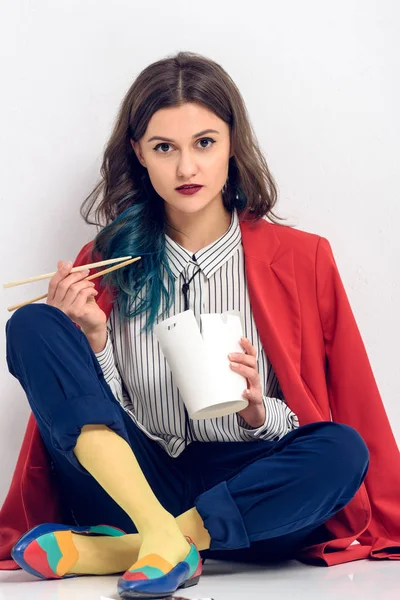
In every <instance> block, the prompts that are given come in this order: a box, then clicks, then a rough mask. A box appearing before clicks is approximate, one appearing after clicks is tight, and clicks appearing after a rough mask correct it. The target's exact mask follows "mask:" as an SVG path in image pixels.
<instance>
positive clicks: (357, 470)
mask: <svg viewBox="0 0 400 600" xmlns="http://www.w3.org/2000/svg"><path fill="white" fill-rule="evenodd" d="M319 437H320V440H321V445H320V448H321V453H323V454H324V465H325V468H326V469H327V472H328V474H329V471H330V472H331V473H332V474H333V473H334V472H336V473H341V474H342V475H344V476H345V477H346V476H348V477H350V478H351V477H353V476H354V475H360V476H363V477H365V474H366V472H367V469H368V466H369V450H368V447H367V445H366V443H365V441H364V440H363V438H362V437H361V435H360V434H359V433H358V431H357V430H356V429H354V428H353V427H350V426H349V425H345V424H343V423H334V422H327V423H325V424H324V427H323V428H322V429H321V430H320V432H319Z"/></svg>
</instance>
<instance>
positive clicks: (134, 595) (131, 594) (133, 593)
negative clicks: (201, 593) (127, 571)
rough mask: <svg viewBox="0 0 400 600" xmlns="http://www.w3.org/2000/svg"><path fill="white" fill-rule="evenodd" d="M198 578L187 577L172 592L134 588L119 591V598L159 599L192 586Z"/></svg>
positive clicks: (196, 582)
mask: <svg viewBox="0 0 400 600" xmlns="http://www.w3.org/2000/svg"><path fill="white" fill-rule="evenodd" d="M199 580H200V575H199V576H198V577H194V578H193V579H187V580H186V581H185V582H184V583H181V585H179V586H178V587H177V588H176V590H173V591H172V592H157V593H151V592H149V593H147V594H146V593H145V592H136V591H134V590H132V591H130V590H126V591H125V592H120V594H119V595H120V597H121V598H124V599H125V598H149V599H150V600H151V599H154V600H159V599H160V598H170V597H171V596H172V595H173V594H175V592H176V591H177V590H180V589H183V588H188V587H192V586H193V585H197V584H198V583H199Z"/></svg>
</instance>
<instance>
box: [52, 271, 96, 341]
mask: <svg viewBox="0 0 400 600" xmlns="http://www.w3.org/2000/svg"><path fill="white" fill-rule="evenodd" d="M57 269H58V270H57V272H56V273H55V274H54V275H53V277H52V278H51V279H50V283H49V291H48V295H47V300H46V303H47V304H50V305H51V306H55V307H56V308H59V309H60V310H62V311H63V312H64V313H65V314H66V315H67V316H68V317H69V318H70V319H71V320H72V321H73V322H74V323H77V324H78V325H79V327H80V328H81V329H82V331H83V333H85V334H89V335H93V334H97V333H98V332H102V331H104V330H105V329H106V323H107V317H106V314H105V313H104V311H102V310H101V308H99V307H98V305H97V303H96V300H95V298H94V297H95V296H96V295H97V293H98V292H97V290H95V289H94V283H93V282H91V281H85V277H87V276H88V274H89V271H76V272H75V273H70V271H71V269H72V263H65V262H63V261H61V260H59V261H58V263H57Z"/></svg>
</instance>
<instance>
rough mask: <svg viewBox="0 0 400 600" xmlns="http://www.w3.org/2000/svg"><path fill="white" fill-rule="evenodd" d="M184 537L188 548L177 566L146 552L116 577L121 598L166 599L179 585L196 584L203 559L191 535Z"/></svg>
mask: <svg viewBox="0 0 400 600" xmlns="http://www.w3.org/2000/svg"><path fill="white" fill-rule="evenodd" d="M185 538H186V539H187V541H188V542H189V544H190V550H189V553H188V554H187V556H186V558H185V560H183V561H181V562H179V563H178V564H177V565H176V567H172V565H171V564H170V563H169V562H168V561H167V560H165V559H164V558H162V557H161V556H159V555H158V554H148V555H147V556H144V557H143V558H141V559H140V560H138V561H137V562H136V563H135V564H134V565H133V567H132V568H131V569H129V570H128V571H125V573H124V574H123V576H122V577H120V578H119V580H118V593H119V595H120V596H121V598H166V597H168V596H171V595H172V594H173V593H174V592H175V591H176V590H177V589H179V588H187V587H190V586H192V585H196V584H197V583H198V582H199V579H200V575H201V573H202V568H203V565H202V560H201V556H200V554H199V551H198V550H197V548H196V545H195V544H194V543H193V542H192V540H191V539H190V537H188V536H185Z"/></svg>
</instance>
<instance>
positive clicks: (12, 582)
mask: <svg viewBox="0 0 400 600" xmlns="http://www.w3.org/2000/svg"><path fill="white" fill-rule="evenodd" d="M117 579H118V576H103V577H92V576H90V577H75V578H70V579H65V580H59V581H57V580H52V581H42V580H39V579H37V578H36V577H32V576H30V575H28V574H27V573H25V572H24V571H21V570H19V571H0V600H22V599H24V600H25V599H26V600H28V599H29V600H80V599H81V598H82V600H83V599H85V600H117V599H118V598H119V596H118V594H117V591H116V583H117ZM174 598H176V599H178V598H179V599H183V598H189V599H192V600H194V599H195V598H196V599H200V598H201V599H210V598H213V599H214V600H236V599H243V600H256V599H258V598H260V599H262V600H264V599H265V600H267V599H268V600H275V599H279V600H289V599H290V600H303V599H304V600H306V599H307V600H317V599H318V600H357V599H362V600H399V599H400V562H398V561H371V560H362V561H356V562H351V563H347V564H344V565H338V566H336V567H312V566H308V565H304V564H302V563H299V562H297V561H290V562H286V563H281V564H280V565H274V566H255V565H247V564H246V565H245V564H239V563H227V562H221V561H212V560H207V561H206V563H205V565H204V571H203V575H202V577H201V579H200V583H199V584H198V585H197V586H194V587H192V588H188V589H187V590H180V591H179V592H177V593H176V594H175V595H174Z"/></svg>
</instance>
